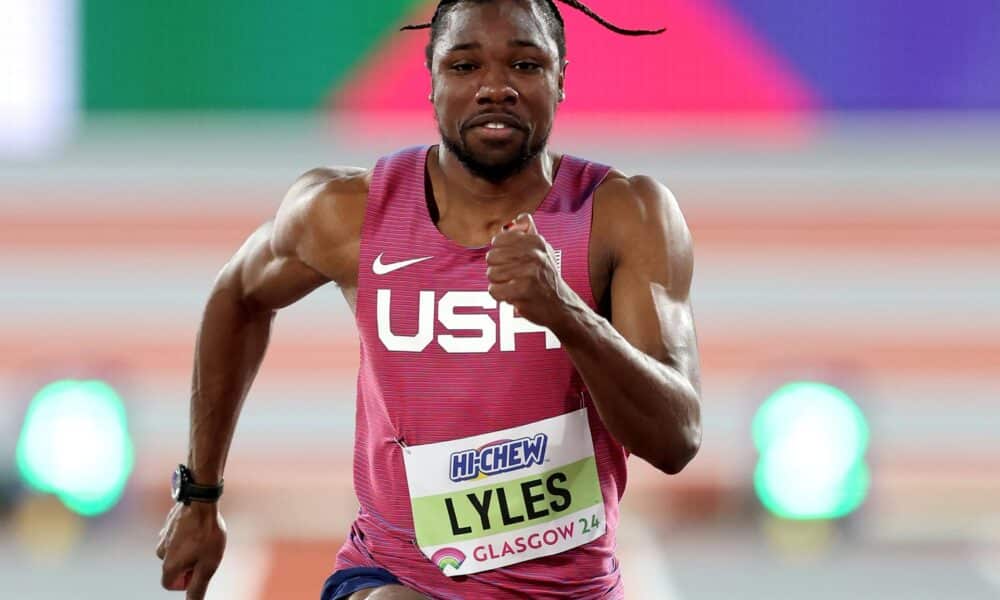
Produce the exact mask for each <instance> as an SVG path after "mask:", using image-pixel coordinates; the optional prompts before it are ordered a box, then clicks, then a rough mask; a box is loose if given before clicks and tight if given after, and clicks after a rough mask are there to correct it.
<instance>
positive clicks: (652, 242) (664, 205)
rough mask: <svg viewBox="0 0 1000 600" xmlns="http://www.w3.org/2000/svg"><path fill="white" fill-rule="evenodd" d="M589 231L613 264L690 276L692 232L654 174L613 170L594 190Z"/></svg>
mask: <svg viewBox="0 0 1000 600" xmlns="http://www.w3.org/2000/svg"><path fill="white" fill-rule="evenodd" d="M594 233H595V235H599V236H600V239H601V240H602V242H603V243H604V244H605V247H606V248H607V252H608V253H609V254H610V255H611V256H612V262H613V264H614V265H615V266H616V267H617V266H621V265H628V266H629V267H630V268H639V269H642V270H645V271H649V272H650V274H652V272H654V271H660V270H661V269H662V270H663V271H661V275H663V274H665V272H666V271H669V272H670V273H671V274H673V276H674V277H675V278H676V277H679V278H680V279H681V280H689V279H690V276H691V270H692V268H693V251H692V239H691V232H690V230H689V229H688V225H687V222H686V221H685V219H684V215H683V213H682V212H681V208H680V205H679V204H678V202H677V199H676V198H675V197H674V194H673V193H672V192H671V191H670V189H669V188H668V187H667V186H666V185H664V184H663V183H661V182H659V181H657V180H656V179H654V178H653V177H650V176H648V175H632V176H628V175H625V174H624V173H622V172H621V171H617V170H612V171H611V173H609V174H608V177H607V178H606V179H605V180H604V182H603V183H602V184H601V186H600V187H599V188H598V190H597V192H596V193H595V195H594ZM678 283H681V282H678Z"/></svg>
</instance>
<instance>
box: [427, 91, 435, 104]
mask: <svg viewBox="0 0 1000 600" xmlns="http://www.w3.org/2000/svg"><path fill="white" fill-rule="evenodd" d="M427 99H428V100H429V101H431V102H434V92H431V93H430V94H429V95H428V96H427Z"/></svg>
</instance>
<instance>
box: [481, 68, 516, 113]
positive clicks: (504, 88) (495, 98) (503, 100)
mask: <svg viewBox="0 0 1000 600" xmlns="http://www.w3.org/2000/svg"><path fill="white" fill-rule="evenodd" d="M504 71H505V70H504V69H497V68H492V69H486V70H485V73H484V74H483V78H482V80H481V81H480V83H479V90H478V91H477V92H476V103H477V104H480V105H482V104H516V103H517V101H518V98H519V97H520V94H518V93H517V90H516V89H514V87H513V86H512V85H511V84H510V80H509V79H508V78H507V74H506V73H505V72H504Z"/></svg>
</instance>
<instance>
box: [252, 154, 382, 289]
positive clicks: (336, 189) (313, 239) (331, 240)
mask: <svg viewBox="0 0 1000 600" xmlns="http://www.w3.org/2000/svg"><path fill="white" fill-rule="evenodd" d="M370 183H371V170H369V169H362V168H357V167H324V168H318V169H312V170H310V171H307V172H306V173H304V174H303V175H302V176H300V177H299V178H298V179H297V180H296V181H295V183H294V184H292V187H291V188H290V189H289V190H288V193H287V194H285V199H284V200H283V201H282V203H281V207H280V208H279V209H278V215H277V217H275V221H274V235H273V237H272V244H273V250H274V253H275V255H277V256H294V257H296V258H298V259H299V260H301V261H302V262H304V263H306V264H307V265H309V266H310V267H312V268H313V269H315V270H317V271H319V272H320V273H323V274H324V275H326V276H327V277H329V278H330V279H331V280H332V281H334V282H336V283H337V284H338V285H340V286H342V287H345V286H351V285H353V284H354V283H355V281H356V279H357V261H358V254H359V252H360V244H361V226H362V223H363V221H364V215H365V206H366V203H367V199H368V188H369V184H370Z"/></svg>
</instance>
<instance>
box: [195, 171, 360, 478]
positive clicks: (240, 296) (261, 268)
mask: <svg viewBox="0 0 1000 600" xmlns="http://www.w3.org/2000/svg"><path fill="white" fill-rule="evenodd" d="M363 177H364V172H363V171H360V170H342V169H340V170H333V169H316V170H314V171H310V172H309V173H306V174H305V175H303V176H302V177H301V178H299V180H298V181H297V182H296V183H295V185H293V186H292V188H291V189H290V190H289V192H288V194H287V195H286V197H285V200H284V201H283V202H282V205H281V208H280V209H279V210H278V214H277V216H276V217H275V219H274V221H272V222H270V223H267V224H265V225H263V226H262V227H260V228H259V229H258V230H257V231H255V232H254V233H253V235H251V236H250V238H249V239H248V240H247V241H246V243H244V244H243V246H242V247H241V248H240V249H239V250H238V251H237V252H236V254H235V255H234V256H233V258H232V259H231V260H230V261H229V262H228V263H226V265H225V266H224V267H223V268H222V271H221V272H220V273H219V275H218V277H217V278H216V281H215V285H214V286H213V288H212V292H211V294H210V296H209V300H208V303H207V305H206V307H205V312H204V316H203V318H202V323H201V329H200V331H199V334H198V341H197V344H196V349H195V363H194V376H193V378H192V384H191V386H192V389H191V433H190V440H189V456H188V468H189V469H190V470H191V473H192V477H193V479H194V481H196V482H197V483H199V484H201V485H212V484H215V483H217V482H219V481H221V480H222V472H223V469H224V468H225V460H226V455H227V454H228V451H229V445H230V442H231V441H232V434H233V430H234V428H235V425H236V419H237V417H238V415H239V412H240V408H241V405H242V402H243V399H244V398H245V397H246V394H247V392H248V390H249V389H250V384H251V383H252V382H253V379H254V377H255V376H256V374H257V369H258V368H259V367H260V363H261V361H262V359H263V357H264V352H265V350H266V348H267V343H268V339H269V336H270V329H271V321H272V320H273V318H274V315H275V312H276V311H277V310H278V309H280V308H284V307H286V306H288V305H290V304H293V303H295V302H297V301H298V300H300V299H302V298H303V297H304V296H306V295H307V294H308V293H309V292H311V291H313V290H315V289H316V288H318V287H320V286H321V285H323V284H324V283H327V282H328V281H334V282H336V283H338V284H340V285H345V284H346V285H351V283H352V281H353V278H356V270H357V249H356V248H357V245H358V241H359V239H360V226H361V222H360V216H361V213H362V212H363V204H364V203H363V201H361V202H358V199H359V195H358V193H357V192H358V191H363V189H364V187H363V186H364V182H363V181H358V179H359V178H362V179H363ZM359 184H360V185H361V187H359ZM363 197H364V196H363V195H362V196H360V198H362V199H363ZM359 209H361V210H359Z"/></svg>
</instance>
